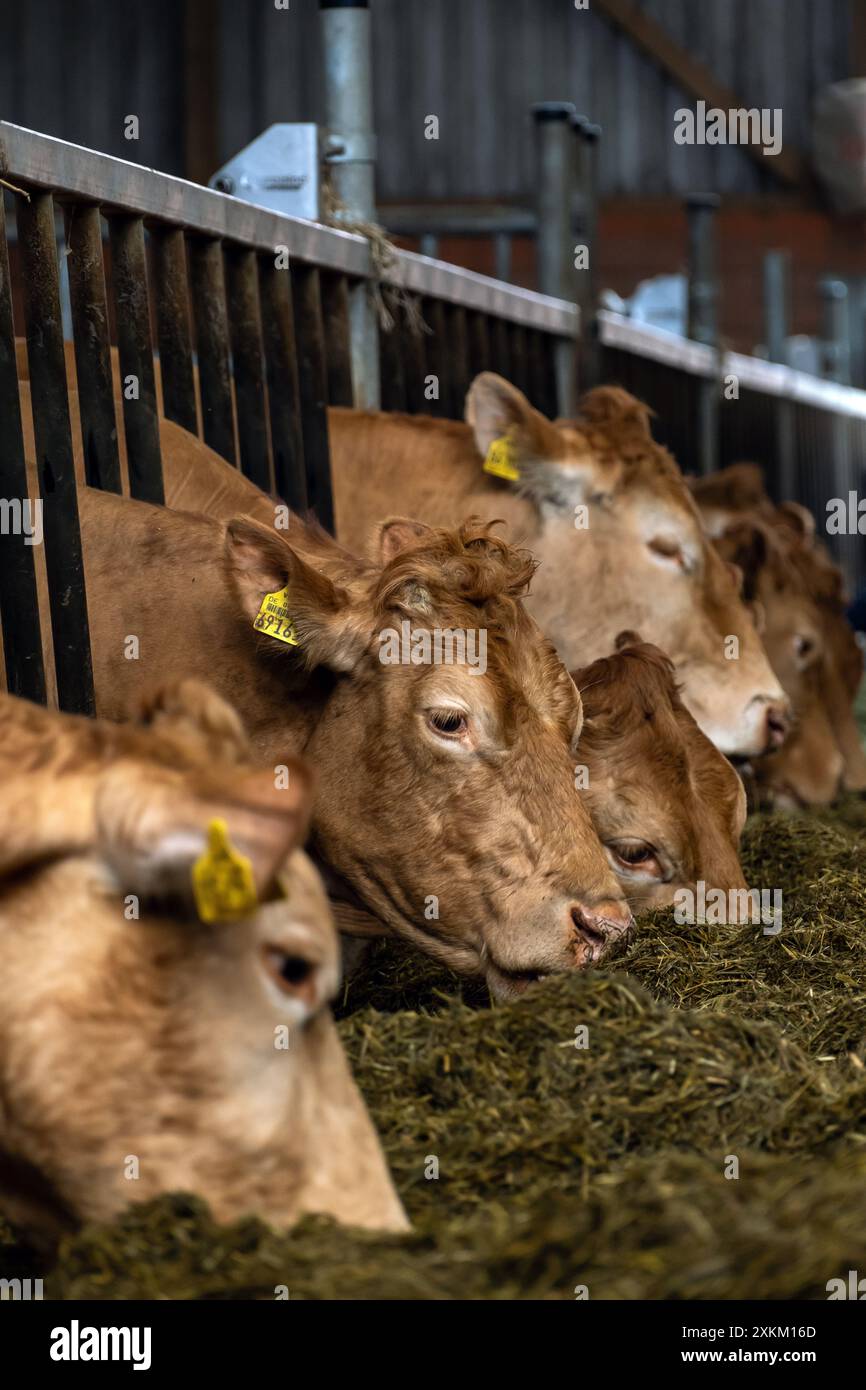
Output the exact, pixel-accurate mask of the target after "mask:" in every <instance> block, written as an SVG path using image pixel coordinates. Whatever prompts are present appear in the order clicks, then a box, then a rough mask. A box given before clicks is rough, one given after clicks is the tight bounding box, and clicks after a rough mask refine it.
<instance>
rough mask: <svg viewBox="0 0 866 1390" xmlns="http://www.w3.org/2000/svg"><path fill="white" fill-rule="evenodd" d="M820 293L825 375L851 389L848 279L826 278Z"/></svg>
mask: <svg viewBox="0 0 866 1390" xmlns="http://www.w3.org/2000/svg"><path fill="white" fill-rule="evenodd" d="M820 290H821V299H822V301H823V304H824V375H825V376H826V377H829V379H830V381H838V382H841V383H842V384H843V385H846V386H847V385H848V383H849V382H850V380H851V362H850V348H849V328H848V286H847V285H846V284H845V282H844V280H837V279H835V278H834V277H833V276H826V277H825V278H824V279H822V280H821V282H820Z"/></svg>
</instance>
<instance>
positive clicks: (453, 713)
mask: <svg viewBox="0 0 866 1390" xmlns="http://www.w3.org/2000/svg"><path fill="white" fill-rule="evenodd" d="M427 723H428V725H429V726H430V728H431V729H432V730H433V732H434V733H436V734H439V736H440V738H460V736H461V734H464V733H465V732H466V730H467V728H468V721H467V719H466V715H465V714H461V712H460V710H458V709H428V711H427Z"/></svg>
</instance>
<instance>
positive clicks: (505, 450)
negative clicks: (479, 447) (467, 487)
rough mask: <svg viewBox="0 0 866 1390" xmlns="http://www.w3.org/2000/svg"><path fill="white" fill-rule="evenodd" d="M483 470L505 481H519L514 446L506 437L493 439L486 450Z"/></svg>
mask: <svg viewBox="0 0 866 1390" xmlns="http://www.w3.org/2000/svg"><path fill="white" fill-rule="evenodd" d="M484 472H485V473H492V474H493V476H494V478H504V479H505V481H506V482H507V483H519V482H520V473H519V471H518V468H517V465H516V463H515V462H514V446H513V444H512V443H511V440H510V439H508V438H507V437H504V438H502V439H494V440H493V442H492V444H491V445H490V448H489V449H488V450H487V458H486V459H485V460H484Z"/></svg>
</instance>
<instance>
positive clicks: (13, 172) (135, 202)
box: [0, 121, 579, 338]
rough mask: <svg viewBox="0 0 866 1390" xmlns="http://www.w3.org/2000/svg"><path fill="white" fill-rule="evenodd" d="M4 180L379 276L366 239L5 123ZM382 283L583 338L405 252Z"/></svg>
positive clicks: (539, 300)
mask: <svg viewBox="0 0 866 1390" xmlns="http://www.w3.org/2000/svg"><path fill="white" fill-rule="evenodd" d="M0 177H2V178H6V179H7V180H9V181H10V182H13V183H14V182H15V181H16V180H20V181H21V182H22V183H23V184H26V185H28V186H32V187H36V188H44V189H48V190H50V191H51V192H52V193H53V194H54V195H55V197H56V198H58V199H59V200H60V201H63V202H74V201H77V200H81V201H83V202H87V203H94V204H98V205H99V206H101V208H102V210H103V212H104V213H106V214H107V213H111V212H118V213H126V214H131V215H134V216H138V217H143V218H146V219H148V220H149V221H153V222H167V223H170V224H171V225H172V226H175V227H182V228H184V229H185V230H187V231H190V232H195V233H197V234H199V235H206V236H211V237H215V238H219V239H220V240H227V241H235V242H238V243H240V244H242V245H244V246H247V247H249V248H251V249H254V250H257V251H273V250H274V248H275V247H277V246H285V247H286V248H287V249H288V253H289V255H290V256H291V257H292V258H293V259H297V260H301V261H305V262H307V263H308V264H310V265H315V266H317V267H318V268H319V269H320V270H325V271H334V272H338V273H342V274H344V275H349V276H352V277H354V278H357V279H369V278H372V277H373V274H374V269H373V261H372V256H371V253H370V246H369V243H368V242H367V240H366V238H364V237H361V236H357V235H355V234H354V233H352V232H344V231H341V230H339V229H338V228H336V227H329V226H323V225H321V224H320V223H317V222H305V221H303V220H301V219H300V218H296V217H285V216H280V215H279V214H277V213H274V212H271V211H270V210H269V209H267V208H260V207H257V206H256V205H255V204H253V203H246V202H243V201H242V200H241V199H239V198H233V197H231V196H230V195H228V194H226V193H218V192H217V191H216V190H214V189H211V188H203V187H201V186H200V185H199V184H195V183H188V182H187V181H186V180H185V179H179V178H175V177H173V176H172V175H170V174H161V173H158V172H157V171H156V170H155V169H148V168H145V167H144V166H143V165H140V164H132V163H129V162H127V161H126V160H122V159H116V158H114V157H113V156H112V155H106V154H100V153H98V152H97V151H95V150H89V149H85V148H84V147H83V146H81V145H72V144H69V143H68V142H67V141H64V140H57V139H55V138H53V137H52V136H49V135H42V134H39V133H38V132H37V131H33V130H26V129H25V128H24V127H23V126H17V125H12V124H11V123H9V122H7V121H0ZM383 278H384V280H385V281H386V283H391V284H394V285H398V286H400V287H402V288H404V289H406V290H410V291H412V292H414V293H417V294H421V295H428V296H430V297H431V298H440V299H445V300H448V301H449V302H451V303H454V304H462V305H464V306H465V307H466V308H467V309H478V310H481V311H482V312H483V313H487V314H491V315H493V316H495V317H497V318H504V319H508V320H510V321H511V322H513V323H517V324H521V325H522V326H524V327H527V328H537V329H539V330H541V331H542V332H546V333H553V334H556V335H558V336H561V337H566V338H576V337H577V335H578V332H579V321H578V315H577V311H576V309H575V307H574V305H572V304H568V303H565V302H564V301H562V300H555V299H549V298H547V297H545V296H543V295H536V294H533V293H532V292H531V291H529V290H523V289H520V288H518V287H516V286H511V285H504V284H502V283H501V282H500V281H498V280H493V279H491V278H490V277H489V276H486V275H476V274H474V273H473V272H471V271H464V270H461V269H460V268H459V267H457V266H451V265H447V264H446V263H445V262H442V261H434V260H431V259H430V258H428V257H426V256H418V255H415V254H413V253H412V252H409V251H397V252H396V253H395V255H394V260H393V263H392V265H391V266H390V268H388V269H387V270H386V271H385V273H384V276H383Z"/></svg>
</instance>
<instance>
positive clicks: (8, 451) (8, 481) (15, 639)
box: [0, 188, 46, 705]
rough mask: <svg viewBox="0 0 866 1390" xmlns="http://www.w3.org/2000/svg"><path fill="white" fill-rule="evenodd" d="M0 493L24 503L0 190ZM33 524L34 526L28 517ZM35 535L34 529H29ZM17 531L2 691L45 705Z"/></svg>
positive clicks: (2, 615)
mask: <svg viewBox="0 0 866 1390" xmlns="http://www.w3.org/2000/svg"><path fill="white" fill-rule="evenodd" d="M0 420H2V422H3V423H2V428H0V492H2V495H3V497H4V498H5V499H6V500H7V501H8V502H9V503H11V502H13V500H15V501H18V502H20V504H21V508H22V512H23V510H24V508H25V504H26V503H27V500H28V489H27V465H26V462H25V457H24V434H23V431H22V428H21V402H20V400H19V396H18V371H17V368H16V364H15V326H14V323H13V319H12V279H11V276H10V273H9V248H8V245H7V242H6V208H5V204H4V199H3V189H2V188H0ZM30 520H31V522H32V521H33V520H34V518H33V516H32V515H31V518H30ZM30 529H31V530H32V529H33V528H32V526H31V528H30ZM28 539H30V540H31V541H32V540H34V539H35V535H31V536H30V537H28V536H27V535H26V533H25V531H24V528H23V527H21V528H19V529H18V530H17V531H16V530H15V529H14V528H12V527H11V526H10V527H9V528H8V530H5V531H4V532H3V533H0V623H2V626H3V657H4V660H5V665H6V689H7V690H8V691H9V694H10V695H23V696H25V697H26V698H27V699H28V700H38V701H39V702H40V703H41V704H43V705H44V704H45V699H46V687H45V668H44V666H43V664H42V636H41V632H40V627H39V597H38V591H37V588H36V567H35V564H34V561H33V545H32V544H30V545H28V544H27V540H28Z"/></svg>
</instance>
